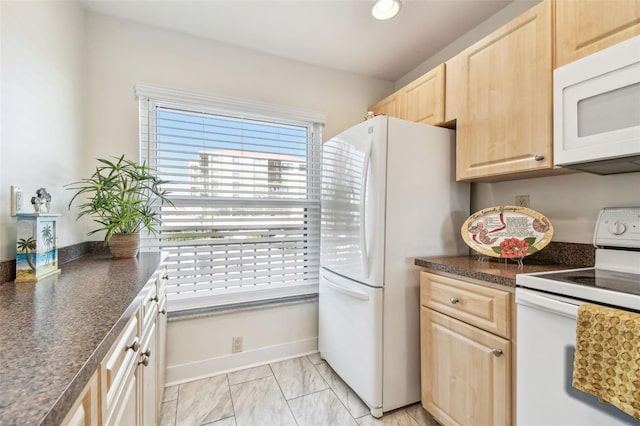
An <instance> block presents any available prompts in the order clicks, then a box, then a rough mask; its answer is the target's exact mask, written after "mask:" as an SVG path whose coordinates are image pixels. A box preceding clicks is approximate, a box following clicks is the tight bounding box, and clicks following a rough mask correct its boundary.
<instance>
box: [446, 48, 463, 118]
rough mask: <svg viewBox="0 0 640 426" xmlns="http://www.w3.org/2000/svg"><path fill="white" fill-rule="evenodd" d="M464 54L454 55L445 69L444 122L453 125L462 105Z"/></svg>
mask: <svg viewBox="0 0 640 426" xmlns="http://www.w3.org/2000/svg"><path fill="white" fill-rule="evenodd" d="M462 63H463V57H462V54H460V55H457V56H454V57H453V58H451V59H449V60H448V61H447V62H445V64H444V70H445V84H444V87H445V95H444V122H445V124H446V125H447V126H452V125H453V123H454V122H455V120H457V119H458V114H459V111H460V108H461V106H462V99H461V93H462V91H461V90H460V86H461V85H462Z"/></svg>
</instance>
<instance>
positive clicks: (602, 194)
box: [471, 173, 640, 244]
mask: <svg viewBox="0 0 640 426" xmlns="http://www.w3.org/2000/svg"><path fill="white" fill-rule="evenodd" d="M471 194H472V195H471V209H472V211H477V210H481V209H483V208H486V207H491V206H499V205H504V204H514V203H515V196H516V195H526V194H528V195H529V196H530V201H531V208H532V209H534V210H536V211H539V212H540V213H542V214H544V215H545V216H547V217H548V218H549V220H550V221H551V223H552V224H553V226H554V228H555V231H554V236H553V240H554V241H563V242H570V243H584V244H591V242H592V239H593V230H594V227H595V224H596V219H597V218H598V211H599V210H600V209H601V208H603V207H629V206H640V173H625V174H619V175H609V176H598V175H592V174H589V173H575V174H571V175H563V176H549V177H544V178H535V179H523V180H514V181H510V182H500V183H493V184H490V183H478V184H474V185H473V186H472V189H471Z"/></svg>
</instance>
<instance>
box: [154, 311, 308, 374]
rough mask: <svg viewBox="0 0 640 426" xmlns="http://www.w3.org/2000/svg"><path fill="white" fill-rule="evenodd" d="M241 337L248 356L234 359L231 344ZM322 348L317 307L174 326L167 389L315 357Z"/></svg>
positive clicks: (241, 313)
mask: <svg viewBox="0 0 640 426" xmlns="http://www.w3.org/2000/svg"><path fill="white" fill-rule="evenodd" d="M236 336H240V337H242V339H243V351H242V352H239V353H234V354H232V352H231V339H232V338H233V337H236ZM317 348H318V302H317V301H310V302H299V303H292V304H285V305H283V306H269V305H267V306H265V307H261V308H254V309H247V310H241V311H236V312H231V313H224V314H217V315H212V316H208V317H204V318H194V319H184V320H177V321H171V322H169V324H168V327H167V367H168V368H167V384H175V383H181V382H184V381H189V380H193V379H195V378H201V377H207V376H212V375H216V374H220V373H222V372H225V371H231V370H237V369H241V368H246V367H249V366H252V365H257V364H263V363H266V362H269V361H274V360H277V359H282V358H288V357H291V356H296V355H300V354H304V353H310V352H315V351H316V350H317Z"/></svg>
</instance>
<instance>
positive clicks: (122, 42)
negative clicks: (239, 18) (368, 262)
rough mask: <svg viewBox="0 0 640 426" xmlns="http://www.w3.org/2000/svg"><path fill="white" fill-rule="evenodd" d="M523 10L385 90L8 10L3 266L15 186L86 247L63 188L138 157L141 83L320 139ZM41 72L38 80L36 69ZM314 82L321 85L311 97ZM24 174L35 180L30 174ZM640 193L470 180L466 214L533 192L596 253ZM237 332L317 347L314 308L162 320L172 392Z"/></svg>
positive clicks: (561, 227) (622, 178)
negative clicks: (309, 124)
mask: <svg viewBox="0 0 640 426" xmlns="http://www.w3.org/2000/svg"><path fill="white" fill-rule="evenodd" d="M517 3H525V2H516V4H514V5H512V6H511V9H510V10H507V11H506V12H503V14H502V16H498V18H496V19H495V20H496V21H499V22H493V24H492V25H493V28H490V29H486V28H484V29H480V30H478V31H480V32H482V31H484V33H482V34H478V33H477V32H473V31H472V32H471V33H468V34H467V35H466V36H463V38H462V39H461V40H460V41H458V45H455V44H454V45H453V46H451V48H450V49H449V50H448V51H447V50H446V48H445V49H444V50H443V51H442V52H440V53H439V54H436V55H434V57H432V58H430V59H427V60H426V61H425V63H424V64H423V65H421V66H420V67H419V69H417V70H415V71H411V72H408V74H407V75H406V76H404V77H402V78H400V79H399V80H397V81H395V82H390V81H383V80H379V79H373V78H368V77H360V76H357V75H354V74H349V73H343V72H338V71H333V70H328V69H325V68H319V67H314V66H310V65H306V64H303V63H300V62H295V61H290V60H285V59H282V58H278V57H275V56H271V55H266V54H262V53H257V52H255V51H250V50H247V49H240V48H235V47H230V46H229V45H226V44H223V43H216V42H210V41H205V40H203V39H200V38H196V37H193V36H188V35H184V34H179V33H175V32H171V31H168V30H162V29H159V28H156V27H151V26H146V25H142V24H137V23H135V22H132V21H124V20H121V19H118V18H113V17H108V16H105V15H101V14H98V13H93V12H85V11H84V9H83V7H82V6H81V5H80V4H77V3H73V2H69V3H46V2H45V3H42V4H40V3H24V4H21V5H19V6H18V5H16V4H13V3H11V2H3V3H2V8H1V9H0V11H1V12H0V13H2V56H3V61H2V63H3V66H2V76H1V77H2V81H3V85H2V97H1V99H2V149H1V150H0V161H1V164H2V167H1V172H0V173H1V175H0V241H1V242H2V245H1V246H0V259H2V260H10V259H12V258H13V257H14V254H15V222H14V219H13V218H12V217H11V216H10V215H9V212H8V210H9V204H10V203H9V197H10V196H9V187H10V185H14V184H17V185H20V186H22V187H23V189H25V193H31V192H32V191H35V189H36V188H39V187H41V186H43V185H45V186H47V187H48V188H49V189H50V190H51V192H52V194H53V198H54V200H55V202H56V209H57V211H58V212H60V213H62V216H61V218H60V227H61V229H63V230H64V232H61V234H60V240H59V245H60V246H61V247H65V246H70V245H73V244H76V243H80V242H83V241H85V240H86V239H87V237H86V236H85V234H86V230H87V229H88V226H89V225H88V224H86V223H83V224H82V226H78V225H76V223H75V220H74V218H75V215H74V214H69V213H68V212H67V211H66V204H67V201H68V199H69V197H70V194H68V193H66V192H65V191H64V189H63V188H62V185H63V184H65V183H68V182H72V181H74V180H76V179H77V178H78V176H82V175H84V174H86V172H87V171H88V170H90V169H91V168H92V167H93V164H92V161H93V159H94V158H100V157H105V156H109V155H113V154H114V153H121V152H122V153H126V154H127V155H128V156H130V157H135V156H136V155H137V152H138V146H137V134H138V122H137V117H138V114H137V102H135V100H134V96H133V87H134V84H136V83H139V82H154V83H157V84H160V85H162V86H166V87H177V88H182V89H187V90H189V89H190V90H197V91H201V92H205V93H222V94H225V95H229V96H237V97H241V98H248V99H259V100H262V101H264V102H270V103H276V104H286V105H294V106H299V107H301V108H310V109H313V110H319V111H324V112H325V113H326V114H327V125H326V127H325V129H324V131H323V133H324V138H325V139H326V138H328V137H331V136H333V135H335V134H337V133H339V132H340V131H342V130H344V129H346V128H348V127H350V126H352V125H353V124H354V123H357V122H360V121H361V120H362V118H363V115H364V113H365V112H366V111H367V108H368V106H370V105H373V104H374V103H375V102H377V101H378V100H380V99H382V98H383V97H385V96H387V95H388V94H390V93H392V92H393V91H394V90H396V89H399V88H401V87H403V86H404V85H406V84H407V83H409V82H410V81H412V80H414V79H415V78H416V77H417V76H419V75H421V74H422V73H424V72H425V71H428V70H429V69H431V68H433V67H434V66H436V65H438V64H439V63H442V62H444V61H446V60H448V59H449V58H450V57H452V56H453V55H455V54H456V53H457V52H458V51H460V50H462V48H464V47H466V46H467V45H470V44H471V43H472V42H475V41H476V40H478V39H479V38H481V37H482V36H484V35H485V34H487V33H489V32H491V31H493V30H494V29H496V28H497V27H499V26H500V25H502V24H504V23H506V22H508V21H510V20H511V19H512V18H514V17H515V16H517V15H519V14H520V13H522V12H523V11H524V10H525V9H527V8H529V7H531V4H517ZM43 34H46V37H43ZM159 64H161V65H162V66H159ZM35 69H37V70H40V71H41V72H39V73H34V71H33V70H35ZM186 69H188V70H189V71H188V72H185V70H186ZM212 75H213V76H215V78H212ZM9 82H10V83H9ZM309 82H313V86H314V87H318V89H317V90H312V89H310V88H309V87H308V86H309V85H310V84H309ZM318 82H320V83H318ZM31 117H38V124H37V125H34V124H33V123H31V121H30V120H27V118H31ZM116 123H117V124H118V125H115V124H116ZM25 128H28V129H29V131H28V132H25V131H24V129H25ZM15 159H23V160H18V161H16V160H15ZM31 164H34V166H31ZM27 167H33V169H34V172H25V169H26V168H27ZM36 171H37V172H36ZM638 188H639V177H638V173H629V174H621V175H610V176H595V175H589V174H585V173H577V174H568V175H561V176H550V177H539V178H533V179H524V180H512V181H506V182H499V183H474V184H472V190H471V197H472V198H471V211H472V212H473V211H477V210H480V209H483V208H486V207H490V206H496V205H504V204H513V202H514V197H515V196H516V195H520V194H528V195H529V196H530V203H531V207H532V208H533V209H535V210H537V211H540V212H543V213H544V214H545V215H546V216H547V217H548V218H549V219H550V220H551V222H552V223H553V224H554V227H555V235H554V241H558V242H566V243H579V244H590V243H591V242H592V236H593V229H594V226H595V223H596V218H597V215H598V211H599V210H600V209H601V208H603V207H607V206H637V205H640V190H638ZM223 319H224V320H223ZM283 319H286V321H289V322H291V323H295V324H298V325H299V326H298V327H291V328H290V329H287V330H280V331H279V332H278V333H275V332H274V333H273V334H271V333H266V334H268V335H267V336H261V337H260V338H259V339H258V337H257V336H256V334H265V333H261V332H260V331H256V330H255V323H260V324H279V323H281V322H282V321H283ZM229 324H233V330H230V326H229ZM186 330H188V333H185V331H186ZM235 335H242V336H244V338H245V345H246V347H245V351H247V352H248V351H252V350H255V351H256V352H258V351H259V350H260V349H264V348H270V347H274V346H278V345H281V346H282V347H283V348H284V347H287V345H288V346H291V347H295V350H297V351H298V353H303V352H305V351H308V350H310V348H313V347H314V345H315V347H317V301H310V302H307V303H300V304H296V305H287V306H281V307H278V308H274V309H271V310H268V311H260V312H254V313H251V312H250V311H249V312H246V311H245V312H230V313H228V314H227V315H226V316H224V317H221V316H217V317H208V318H203V319H200V320H196V319H192V320H183V321H176V322H174V323H173V324H170V325H169V329H168V340H169V341H170V342H175V343H173V344H172V346H173V347H174V348H189V350H188V351H182V352H180V351H176V352H175V353H172V352H171V349H170V351H169V353H168V357H169V360H168V363H169V367H170V368H169V370H168V382H177V381H179V380H180V379H181V377H182V376H181V375H187V374H192V376H193V377H196V376H199V375H202V374H204V373H203V372H202V370H203V369H204V370H205V371H206V369H207V368H214V369H215V368H220V369H221V370H222V369H224V368H221V367H220V366H221V365H228V364H224V363H223V361H224V362H225V363H227V362H232V361H233V360H232V358H231V357H230V355H231V348H230V347H229V344H228V342H230V341H231V337H232V336H235ZM201 336H209V338H210V336H217V337H219V341H217V340H210V341H209V342H208V344H205V343H204V342H202V341H203V340H204V339H202V337H201ZM194 342H195V343H197V342H201V343H199V344H194ZM252 345H255V346H252ZM296 345H297V346H296ZM279 356H284V355H279ZM244 362H246V361H244ZM257 362H258V361H257V360H252V361H249V363H257ZM171 367H173V368H171ZM233 367H236V366H235V365H231V366H227V367H226V368H227V369H230V368H233ZM188 369H190V370H188ZM172 375H173V376H172Z"/></svg>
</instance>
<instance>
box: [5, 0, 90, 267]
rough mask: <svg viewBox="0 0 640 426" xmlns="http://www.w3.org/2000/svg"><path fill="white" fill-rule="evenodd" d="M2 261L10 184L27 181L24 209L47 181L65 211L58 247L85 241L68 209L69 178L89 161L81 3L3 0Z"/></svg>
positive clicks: (10, 225) (9, 236)
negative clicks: (87, 158) (85, 114)
mask: <svg viewBox="0 0 640 426" xmlns="http://www.w3.org/2000/svg"><path fill="white" fill-rule="evenodd" d="M0 8H1V10H2V14H1V15H2V18H1V25H0V28H1V30H0V34H1V38H2V40H1V59H0V60H1V62H0V63H1V67H2V73H1V88H0V97H1V98H2V105H1V112H0V113H1V116H0V123H1V124H0V127H1V136H0V151H1V152H2V156H1V157H0V261H2V260H8V259H15V238H16V220H15V218H12V217H11V216H10V211H9V199H10V190H9V189H10V185H17V186H20V187H22V190H23V194H24V203H23V211H25V212H33V210H32V208H31V204H30V202H29V200H30V198H31V197H32V196H34V195H35V192H36V189H38V188H40V187H46V188H47V190H48V191H49V192H50V193H51V195H52V198H53V200H52V201H53V204H52V212H53V213H60V214H62V217H61V218H60V220H59V224H58V245H59V246H66V245H69V244H74V243H77V242H80V241H84V240H85V236H84V234H83V233H82V231H81V230H80V229H79V227H77V226H76V225H75V214H74V213H71V212H69V211H68V209H67V203H68V202H69V199H70V197H71V195H72V194H71V193H70V191H67V190H65V189H64V188H63V185H64V184H67V183H71V182H73V181H75V180H77V179H78V178H79V177H80V176H81V174H80V172H79V170H80V168H81V165H82V162H83V159H84V155H85V154H84V144H85V138H84V109H85V108H84V107H85V98H84V91H85V76H86V74H85V71H86V69H85V60H84V58H85V44H84V12H83V10H82V7H81V6H80V5H79V3H77V2H67V1H58V2H49V1H29V2H21V1H6V0H2V1H0Z"/></svg>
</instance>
